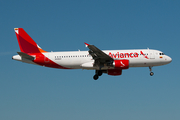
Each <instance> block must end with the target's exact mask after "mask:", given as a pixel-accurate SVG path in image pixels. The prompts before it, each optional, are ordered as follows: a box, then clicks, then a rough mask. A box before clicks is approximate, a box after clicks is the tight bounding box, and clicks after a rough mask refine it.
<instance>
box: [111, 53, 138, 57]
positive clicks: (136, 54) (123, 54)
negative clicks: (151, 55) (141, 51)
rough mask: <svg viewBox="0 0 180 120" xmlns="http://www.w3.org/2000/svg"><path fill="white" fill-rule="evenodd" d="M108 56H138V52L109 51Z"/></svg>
mask: <svg viewBox="0 0 180 120" xmlns="http://www.w3.org/2000/svg"><path fill="white" fill-rule="evenodd" d="M109 56H110V57H112V58H137V57H138V53H137V52H134V53H119V52H117V53H115V54H114V53H111V52H109Z"/></svg>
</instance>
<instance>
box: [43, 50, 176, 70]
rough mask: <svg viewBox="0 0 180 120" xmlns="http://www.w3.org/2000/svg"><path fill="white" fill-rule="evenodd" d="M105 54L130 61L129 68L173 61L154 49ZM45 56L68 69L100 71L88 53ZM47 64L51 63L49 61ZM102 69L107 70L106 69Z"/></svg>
mask: <svg viewBox="0 0 180 120" xmlns="http://www.w3.org/2000/svg"><path fill="white" fill-rule="evenodd" d="M141 51H142V53H143V54H142V53H141ZM103 52H104V53H106V54H108V55H110V56H111V57H113V59H114V60H120V59H128V60H129V67H149V66H160V65H165V64H168V63H170V62H171V60H172V59H171V58H170V57H169V56H167V55H164V54H163V52H161V51H158V50H152V49H137V50H103ZM43 54H44V55H45V56H46V57H47V58H49V59H50V60H52V61H53V62H55V63H57V64H59V65H61V66H63V67H66V68H71V69H98V68H96V67H93V63H94V59H93V58H92V56H91V55H89V52H88V51H69V52H48V53H43ZM137 54H138V55H137ZM45 61H46V60H45ZM46 62H49V61H48V60H47V61H46ZM102 69H107V68H106V67H104V68H102Z"/></svg>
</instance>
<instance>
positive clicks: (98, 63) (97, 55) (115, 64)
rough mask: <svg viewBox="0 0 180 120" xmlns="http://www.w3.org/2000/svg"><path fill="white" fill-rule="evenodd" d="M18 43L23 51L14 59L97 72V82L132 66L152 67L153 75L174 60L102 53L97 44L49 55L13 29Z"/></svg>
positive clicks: (142, 53) (157, 54) (152, 54)
mask: <svg viewBox="0 0 180 120" xmlns="http://www.w3.org/2000/svg"><path fill="white" fill-rule="evenodd" d="M14 30H15V34H16V37H17V40H18V43H19V47H20V52H17V53H18V55H14V56H13V57H12V59H14V60H17V61H21V62H25V63H30V64H34V65H40V66H45V67H51V68H58V69H87V70H95V75H94V76H93V78H94V80H97V79H98V78H99V76H101V75H102V74H103V73H106V74H108V75H112V76H118V75H121V74H122V70H125V69H129V68H130V67H149V70H150V75H151V76H153V75H154V73H153V72H152V67H153V66H161V65H166V64H168V63H170V62H171V61H172V59H171V57H169V56H167V55H165V54H164V53H163V52H161V51H159V50H153V49H134V50H100V49H98V48H97V47H96V46H94V45H90V44H87V43H85V45H86V47H88V48H89V50H88V51H68V52H47V51H45V50H43V49H42V48H40V47H39V45H38V44H37V43H36V42H35V41H34V40H33V39H32V38H31V37H30V36H29V35H28V34H27V33H26V32H25V31H24V29H23V28H14Z"/></svg>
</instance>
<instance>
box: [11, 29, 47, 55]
mask: <svg viewBox="0 0 180 120" xmlns="http://www.w3.org/2000/svg"><path fill="white" fill-rule="evenodd" d="M14 30H15V33H16V37H17V40H18V43H19V47H20V50H21V52H24V53H27V54H31V53H42V52H46V51H44V50H43V49H41V48H40V47H39V46H38V45H37V44H36V42H34V40H33V39H32V38H31V37H30V36H29V35H28V34H27V33H26V32H25V31H24V29H23V28H14Z"/></svg>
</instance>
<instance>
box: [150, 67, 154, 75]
mask: <svg viewBox="0 0 180 120" xmlns="http://www.w3.org/2000/svg"><path fill="white" fill-rule="evenodd" d="M149 70H150V76H153V75H154V73H153V72H152V67H151V66H149Z"/></svg>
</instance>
